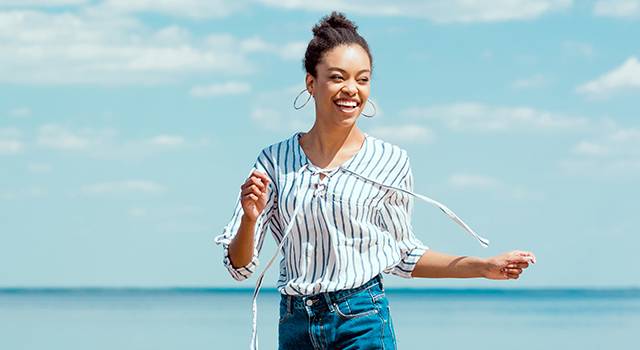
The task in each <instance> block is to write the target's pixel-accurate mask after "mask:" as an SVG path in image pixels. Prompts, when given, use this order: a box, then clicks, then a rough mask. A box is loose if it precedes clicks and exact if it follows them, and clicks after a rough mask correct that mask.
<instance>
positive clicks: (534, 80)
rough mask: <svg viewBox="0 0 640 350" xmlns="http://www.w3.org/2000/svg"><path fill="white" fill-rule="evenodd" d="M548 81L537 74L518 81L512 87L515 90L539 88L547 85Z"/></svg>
mask: <svg viewBox="0 0 640 350" xmlns="http://www.w3.org/2000/svg"><path fill="white" fill-rule="evenodd" d="M547 83H548V79H547V78H546V77H545V76H544V75H542V74H536V75H533V76H530V77H528V78H523V79H517V80H515V81H514V82H513V83H512V84H511V86H512V87H513V88H515V89H530V88H539V87H543V86H545V85H547Z"/></svg>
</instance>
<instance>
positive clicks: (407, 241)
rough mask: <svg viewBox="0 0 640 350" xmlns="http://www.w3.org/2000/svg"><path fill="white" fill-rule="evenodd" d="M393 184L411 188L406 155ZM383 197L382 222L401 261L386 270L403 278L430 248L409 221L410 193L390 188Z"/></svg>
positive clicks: (410, 208)
mask: <svg viewBox="0 0 640 350" xmlns="http://www.w3.org/2000/svg"><path fill="white" fill-rule="evenodd" d="M394 186H396V187H399V188H401V189H404V190H407V191H411V192H413V173H412V171H411V165H410V164H409V160H408V158H407V165H406V167H405V170H403V174H402V176H401V177H400V180H399V183H397V184H394ZM385 197H386V198H384V200H383V207H382V208H381V211H380V212H381V217H380V221H381V226H382V228H383V229H385V230H387V231H388V232H389V233H390V234H391V235H392V237H393V238H394V239H395V241H396V246H397V249H398V250H399V252H400V261H399V262H398V263H397V264H396V265H395V266H392V267H390V268H388V269H387V270H385V272H387V273H391V274H393V275H396V276H400V277H403V278H412V277H411V272H413V269H414V268H415V267H416V264H417V263H418V260H420V257H422V255H423V254H424V253H425V252H426V251H427V250H428V249H429V247H427V246H425V245H424V244H422V242H420V240H419V239H417V238H416V237H415V235H414V232H413V227H412V225H411V215H412V213H413V202H414V198H413V196H412V195H410V194H408V193H405V192H402V191H398V190H393V189H391V190H390V191H389V193H387V195H386V196H385Z"/></svg>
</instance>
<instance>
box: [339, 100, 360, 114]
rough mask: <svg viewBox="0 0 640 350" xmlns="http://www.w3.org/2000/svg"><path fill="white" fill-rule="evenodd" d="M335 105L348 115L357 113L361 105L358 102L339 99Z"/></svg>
mask: <svg viewBox="0 0 640 350" xmlns="http://www.w3.org/2000/svg"><path fill="white" fill-rule="evenodd" d="M333 103H334V104H335V105H336V106H337V107H338V109H339V110H341V111H343V112H347V113H349V112H353V111H355V110H356V109H357V108H358V106H359V105H360V104H359V103H358V102H357V101H355V100H349V99H338V100H335V101H333Z"/></svg>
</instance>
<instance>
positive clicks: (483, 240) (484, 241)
mask: <svg viewBox="0 0 640 350" xmlns="http://www.w3.org/2000/svg"><path fill="white" fill-rule="evenodd" d="M342 169H343V170H345V171H347V172H349V173H351V174H353V175H355V176H357V177H359V178H361V179H363V180H366V181H369V182H373V183H375V184H378V185H380V186H382V187H386V188H390V189H394V190H397V191H401V192H404V193H407V194H410V195H412V196H414V197H417V198H420V199H422V200H423V201H425V202H427V203H431V204H433V205H435V206H437V207H438V208H440V210H442V211H443V212H444V213H445V214H447V215H448V216H449V217H450V218H451V219H452V220H453V221H454V222H455V223H457V224H458V225H460V226H462V228H464V229H465V230H466V231H467V232H468V233H469V234H471V235H472V236H473V237H475V238H476V239H477V240H478V242H480V245H482V246H483V247H485V248H486V247H488V246H489V240H488V239H486V238H484V237H481V236H480V235H478V234H477V233H475V231H473V230H472V229H471V227H469V225H467V224H466V223H465V222H464V221H462V219H460V218H459V217H458V215H456V213H454V212H453V211H452V210H451V209H449V208H447V207H446V206H445V205H444V204H442V203H440V202H438V201H436V200H433V199H431V198H429V197H427V196H423V195H421V194H418V193H414V192H412V191H409V190H405V189H403V188H400V187H396V186H391V185H385V184H383V183H381V182H378V181H375V180H371V179H369V178H367V177H365V176H362V175H360V174H358V173H356V172H353V171H351V170H349V169H346V168H342Z"/></svg>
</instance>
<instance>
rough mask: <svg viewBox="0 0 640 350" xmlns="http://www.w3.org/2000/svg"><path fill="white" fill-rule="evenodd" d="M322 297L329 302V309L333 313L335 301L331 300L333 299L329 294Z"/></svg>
mask: <svg viewBox="0 0 640 350" xmlns="http://www.w3.org/2000/svg"><path fill="white" fill-rule="evenodd" d="M322 295H323V296H324V300H325V301H326V302H327V306H328V307H329V311H330V312H333V311H334V309H333V301H332V300H331V297H330V296H329V293H322Z"/></svg>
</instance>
